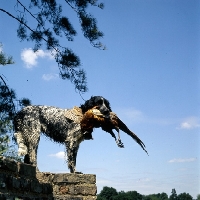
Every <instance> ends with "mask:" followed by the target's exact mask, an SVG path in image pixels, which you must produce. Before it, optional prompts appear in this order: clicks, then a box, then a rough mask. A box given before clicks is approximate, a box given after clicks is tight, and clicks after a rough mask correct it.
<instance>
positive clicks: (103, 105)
mask: <svg viewBox="0 0 200 200" xmlns="http://www.w3.org/2000/svg"><path fill="white" fill-rule="evenodd" d="M80 107H81V109H82V112H83V114H84V113H85V112H87V111H88V110H89V109H91V108H93V107H96V108H97V109H98V110H99V111H100V112H101V113H102V114H104V115H109V113H110V112H112V110H111V107H110V103H109V101H108V100H107V99H105V98H104V97H102V96H92V97H91V98H90V99H89V100H87V101H86V102H85V103H84V104H82V105H81V106H80Z"/></svg>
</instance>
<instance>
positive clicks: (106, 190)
mask: <svg viewBox="0 0 200 200" xmlns="http://www.w3.org/2000/svg"><path fill="white" fill-rule="evenodd" d="M116 195H118V193H117V190H116V189H115V188H112V187H107V186H105V187H103V190H101V192H100V193H99V195H98V196H97V200H104V199H106V200H113V199H114V198H113V197H114V196H116Z"/></svg>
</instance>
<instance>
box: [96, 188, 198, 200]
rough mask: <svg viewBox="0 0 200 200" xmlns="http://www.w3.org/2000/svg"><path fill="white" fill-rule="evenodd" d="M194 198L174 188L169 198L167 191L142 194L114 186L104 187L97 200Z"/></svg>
mask: <svg viewBox="0 0 200 200" xmlns="http://www.w3.org/2000/svg"><path fill="white" fill-rule="evenodd" d="M168 199H177V200H192V196H191V195H190V194H188V193H181V194H179V195H177V194H176V190H175V189H172V194H171V195H170V197H169V198H168V195H167V194H166V193H165V192H162V193H158V194H149V195H141V194H139V193H138V192H137V191H128V192H124V191H121V192H117V190H116V189H114V188H112V187H106V186H105V187H103V189H102V191H101V192H100V193H99V194H98V195H97V200H168ZM197 200H200V195H198V196H197Z"/></svg>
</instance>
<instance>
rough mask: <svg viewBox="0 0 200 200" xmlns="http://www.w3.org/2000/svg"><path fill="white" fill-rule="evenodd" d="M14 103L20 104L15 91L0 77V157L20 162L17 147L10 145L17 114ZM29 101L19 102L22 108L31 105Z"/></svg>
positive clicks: (22, 100)
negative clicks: (14, 119)
mask: <svg viewBox="0 0 200 200" xmlns="http://www.w3.org/2000/svg"><path fill="white" fill-rule="evenodd" d="M14 102H18V101H17V99H16V95H15V92H14V90H12V89H10V88H9V87H8V86H7V85H6V83H5V81H4V79H3V77H2V76H0V156H5V157H8V158H12V159H15V160H17V161H20V160H21V158H20V157H18V155H17V153H16V150H15V146H14V145H10V142H11V138H12V136H11V135H12V134H13V124H12V120H13V118H14V116H15V113H16V105H15V103H14ZM29 104H30V100H29V99H26V98H24V99H21V100H20V101H19V106H20V108H22V107H24V106H26V105H29Z"/></svg>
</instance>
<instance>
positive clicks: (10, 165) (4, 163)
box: [0, 157, 17, 172]
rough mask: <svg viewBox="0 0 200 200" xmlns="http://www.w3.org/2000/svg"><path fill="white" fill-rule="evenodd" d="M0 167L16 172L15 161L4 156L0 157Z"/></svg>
mask: <svg viewBox="0 0 200 200" xmlns="http://www.w3.org/2000/svg"><path fill="white" fill-rule="evenodd" d="M0 169H4V170H8V171H11V172H17V163H16V162H15V161H14V160H12V159H8V158H5V157H0Z"/></svg>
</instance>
